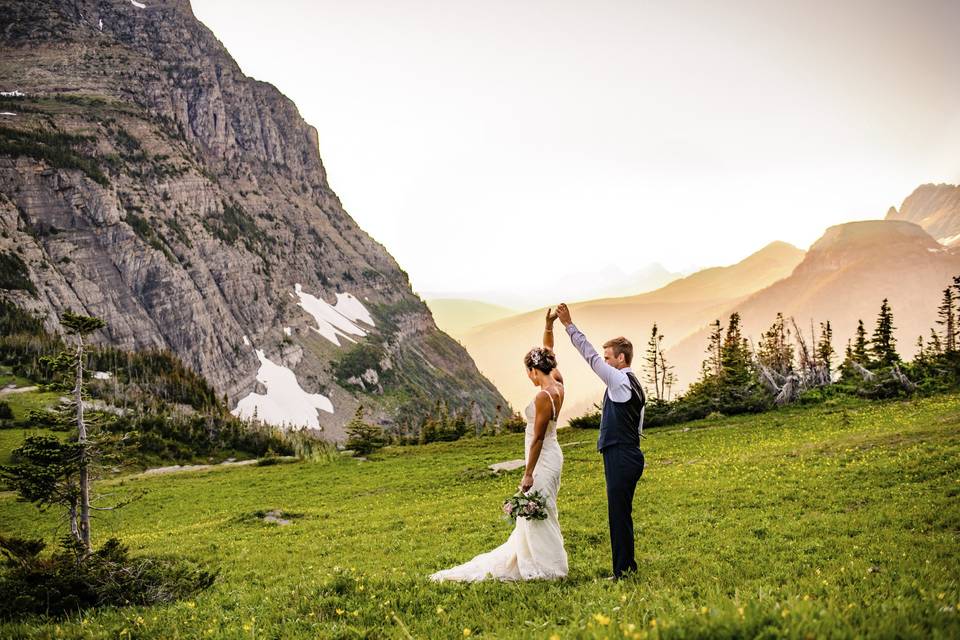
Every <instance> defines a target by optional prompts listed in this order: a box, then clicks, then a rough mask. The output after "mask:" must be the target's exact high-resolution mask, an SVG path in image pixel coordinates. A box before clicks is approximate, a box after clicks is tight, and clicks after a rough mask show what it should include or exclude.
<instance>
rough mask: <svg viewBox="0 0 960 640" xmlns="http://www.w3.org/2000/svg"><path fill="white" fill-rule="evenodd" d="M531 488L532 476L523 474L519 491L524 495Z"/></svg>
mask: <svg viewBox="0 0 960 640" xmlns="http://www.w3.org/2000/svg"><path fill="white" fill-rule="evenodd" d="M532 486H533V474H530V473H525V474H523V480H521V481H520V491H523V492H524V493H526V492H527V491H530V487H532Z"/></svg>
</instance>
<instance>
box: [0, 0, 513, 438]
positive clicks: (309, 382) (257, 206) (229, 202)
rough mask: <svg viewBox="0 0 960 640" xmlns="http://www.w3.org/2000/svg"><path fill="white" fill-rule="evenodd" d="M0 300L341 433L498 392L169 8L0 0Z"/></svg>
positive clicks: (280, 122) (270, 105)
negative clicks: (356, 418) (149, 353)
mask: <svg viewBox="0 0 960 640" xmlns="http://www.w3.org/2000/svg"><path fill="white" fill-rule="evenodd" d="M0 78H3V80H2V83H3V86H0V90H2V91H4V92H5V94H4V96H2V97H0V112H2V115H0V230H2V233H0V287H2V288H3V289H4V291H2V292H0V293H2V295H3V296H4V297H5V298H7V299H10V300H13V301H14V302H16V303H17V304H19V305H21V306H23V307H25V308H28V309H31V310H36V311H38V312H41V313H43V314H45V316H46V318H47V326H48V328H49V329H52V330H55V329H57V328H58V327H57V320H56V318H57V316H58V314H60V313H61V312H62V311H63V310H65V309H70V308H72V309H74V310H76V311H79V312H82V313H84V314H86V315H95V316H99V317H101V318H103V319H104V320H105V321H106V322H107V330H106V332H105V334H104V335H103V336H102V340H103V341H104V342H107V343H109V344H112V345H114V346H117V347H120V348H123V349H128V350H137V349H146V348H165V349H169V350H171V351H173V352H175V353H176V354H177V355H178V356H179V357H180V358H181V359H183V360H184V361H185V362H186V363H187V364H188V365H189V366H190V367H192V368H193V369H194V370H195V371H197V372H198V373H199V374H201V375H202V376H204V377H205V378H206V379H208V380H209V381H210V382H211V384H212V385H213V386H214V388H215V389H216V390H217V392H218V393H219V394H222V395H226V396H227V397H228V400H229V402H230V404H231V406H232V407H236V411H237V412H238V413H241V414H244V415H252V414H253V413H254V412H256V413H257V415H258V417H260V418H269V419H270V421H271V422H274V423H280V422H287V423H293V424H297V425H301V426H310V427H314V428H317V429H322V430H324V431H325V433H326V434H327V435H328V436H329V437H331V438H340V437H342V435H343V433H342V430H341V428H342V426H343V424H345V422H346V421H347V420H349V418H350V417H352V416H353V414H354V411H355V410H356V408H357V407H358V406H359V405H363V406H365V407H367V409H368V411H369V414H370V415H373V416H374V417H376V418H378V419H380V420H381V421H382V422H384V423H385V424H390V423H391V422H394V421H396V420H398V419H400V417H401V416H408V417H410V416H416V415H417V414H418V413H420V412H422V411H423V409H424V407H430V406H432V404H433V402H434V400H435V399H436V398H438V397H439V398H443V399H445V400H446V401H447V402H448V403H449V404H450V405H451V406H452V407H462V408H470V407H475V409H474V410H475V412H479V413H480V414H483V415H486V416H493V414H494V412H495V408H496V406H497V405H500V404H503V402H504V400H503V398H502V397H501V396H500V394H499V393H498V392H497V390H496V389H495V388H494V387H493V385H491V384H490V383H489V381H487V380H486V379H484V377H483V376H482V375H480V374H479V372H478V371H477V369H476V367H475V365H474V364H473V362H472V360H471V359H470V357H469V355H468V354H467V353H466V352H465V351H464V350H463V349H462V348H461V347H460V346H459V345H458V344H457V343H456V342H455V341H453V340H452V339H450V338H449V337H448V336H447V335H446V334H444V333H443V332H442V331H440V330H438V329H437V328H436V325H435V324H434V321H433V319H432V317H431V315H430V311H429V310H428V308H427V307H426V305H424V303H423V302H422V301H421V300H420V299H419V298H418V297H417V296H416V295H415V294H414V293H413V292H412V290H411V288H410V283H409V281H408V278H407V275H406V273H405V272H404V271H403V270H402V269H401V268H400V266H399V265H398V264H397V263H396V261H395V260H394V259H393V258H392V257H391V256H390V255H389V253H387V251H386V250H385V248H384V247H383V246H381V245H380V244H378V243H377V242H376V241H375V240H373V239H372V238H371V237H370V236H369V235H367V234H366V233H365V232H364V231H363V230H362V229H360V228H359V227H358V226H357V224H356V223H355V222H354V221H353V219H351V218H350V216H349V215H348V214H347V213H346V212H345V211H344V210H343V207H342V206H341V204H340V201H339V200H338V198H337V196H336V194H335V193H334V192H333V190H332V189H331V187H330V185H329V183H328V181H327V177H326V171H325V169H324V166H323V163H322V161H321V158H320V155H319V134H318V133H317V130H316V129H314V128H313V127H312V126H310V125H308V124H307V123H306V122H304V121H303V119H302V118H301V117H300V115H299V113H298V111H297V108H296V105H294V104H293V102H291V101H290V100H289V99H288V98H286V97H285V96H283V95H282V94H281V93H280V92H279V91H278V90H277V89H276V88H274V87H273V86H271V85H270V84H267V83H265V82H260V81H257V80H254V79H252V78H249V77H247V76H245V75H244V74H243V72H242V71H241V69H240V68H239V67H238V65H237V64H236V62H235V61H234V60H233V59H232V58H231V57H230V54H229V53H228V52H227V51H226V50H225V49H224V47H223V45H222V44H221V43H220V42H219V41H218V40H217V39H216V37H215V36H214V34H213V33H211V32H210V31H209V30H208V29H207V28H206V27H204V26H203V25H202V24H201V23H200V22H198V21H197V19H196V18H195V17H194V15H193V13H192V11H191V8H190V4H189V2H188V1H187V0H151V1H150V2H145V3H131V2H129V1H121V0H110V1H95V0H38V1H36V2H18V1H15V0H0Z"/></svg>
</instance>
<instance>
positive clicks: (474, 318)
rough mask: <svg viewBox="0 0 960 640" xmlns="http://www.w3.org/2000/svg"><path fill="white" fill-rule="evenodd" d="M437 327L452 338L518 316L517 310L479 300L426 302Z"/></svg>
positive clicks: (442, 299) (447, 299)
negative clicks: (472, 329)
mask: <svg viewBox="0 0 960 640" xmlns="http://www.w3.org/2000/svg"><path fill="white" fill-rule="evenodd" d="M426 303H427V306H428V307H430V312H431V313H432V314H433V319H434V320H435V321H436V323H437V326H438V327H440V329H442V330H443V331H445V332H446V333H448V334H450V335H451V336H454V337H456V336H459V335H461V334H463V333H464V332H465V331H467V330H469V329H471V328H473V327H475V326H477V325H481V324H487V323H488V322H493V321H495V320H499V319H501V318H507V317H509V316H513V315H516V314H517V311H516V310H515V309H510V308H508V307H502V306H500V305H496V304H490V303H489V302H481V301H479V300H464V299H458V298H439V299H434V300H430V299H428V300H426Z"/></svg>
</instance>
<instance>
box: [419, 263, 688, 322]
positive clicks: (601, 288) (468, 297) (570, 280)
mask: <svg viewBox="0 0 960 640" xmlns="http://www.w3.org/2000/svg"><path fill="white" fill-rule="evenodd" d="M683 275H684V274H682V273H677V272H673V271H668V270H667V269H666V268H664V266H663V265H661V264H659V263H651V264H648V265H646V266H645V267H643V268H641V269H638V270H636V271H632V272H630V273H627V272H625V271H624V270H623V269H620V268H619V267H617V266H615V265H608V266H607V267H605V268H603V269H600V270H598V271H591V272H584V273H565V274H560V275H558V276H556V277H555V279H553V281H551V280H550V279H549V278H547V279H544V280H543V281H541V282H540V283H539V284H538V286H537V287H536V288H535V289H533V290H530V291H522V292H511V291H504V290H495V291H471V292H465V291H446V292H439V291H435V292H425V293H424V294H423V297H424V299H425V300H426V301H427V304H428V305H431V303H432V302H433V301H434V300H451V299H452V300H461V301H464V302H476V303H477V304H479V305H492V306H495V307H506V308H510V309H517V310H518V313H522V312H524V311H529V310H530V309H534V308H537V307H541V306H543V305H548V304H553V303H554V301H556V300H567V301H568V302H569V301H576V300H592V299H595V298H612V297H619V296H629V295H636V294H640V293H645V292H647V291H653V290H655V289H659V288H660V287H662V286H664V285H665V284H667V283H669V282H672V281H674V280H676V279H677V278H682V277H683ZM431 309H433V307H432V306H431ZM444 310H445V309H443V308H441V314H442V313H443V312H444ZM434 312H435V313H436V311H434ZM484 322H489V320H481V321H478V322H477V323H476V324H477V325H480V324H483V323H484ZM437 325H438V326H439V327H440V328H441V329H444V330H446V329H447V327H446V326H445V325H444V319H443V317H442V316H441V317H440V318H438V319H437Z"/></svg>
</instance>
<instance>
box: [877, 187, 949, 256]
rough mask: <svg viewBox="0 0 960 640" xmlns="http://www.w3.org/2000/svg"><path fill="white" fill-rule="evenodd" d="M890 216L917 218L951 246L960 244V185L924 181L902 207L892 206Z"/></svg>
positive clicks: (921, 224)
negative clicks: (897, 208) (926, 182)
mask: <svg viewBox="0 0 960 640" xmlns="http://www.w3.org/2000/svg"><path fill="white" fill-rule="evenodd" d="M887 220H906V221H908V222H913V223H916V224H918V225H920V226H921V227H923V228H924V230H925V231H926V232H927V233H929V234H930V235H931V236H933V237H934V238H936V240H937V242H940V243H942V244H945V245H947V246H955V245H957V244H960V186H956V185H952V184H924V185H921V186H919V187H917V189H916V190H915V191H914V192H913V193H911V194H910V195H909V196H907V199H906V200H904V201H903V204H902V205H900V210H899V211H897V210H896V209H894V208H892V207H891V209H890V211H888V212H887Z"/></svg>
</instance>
